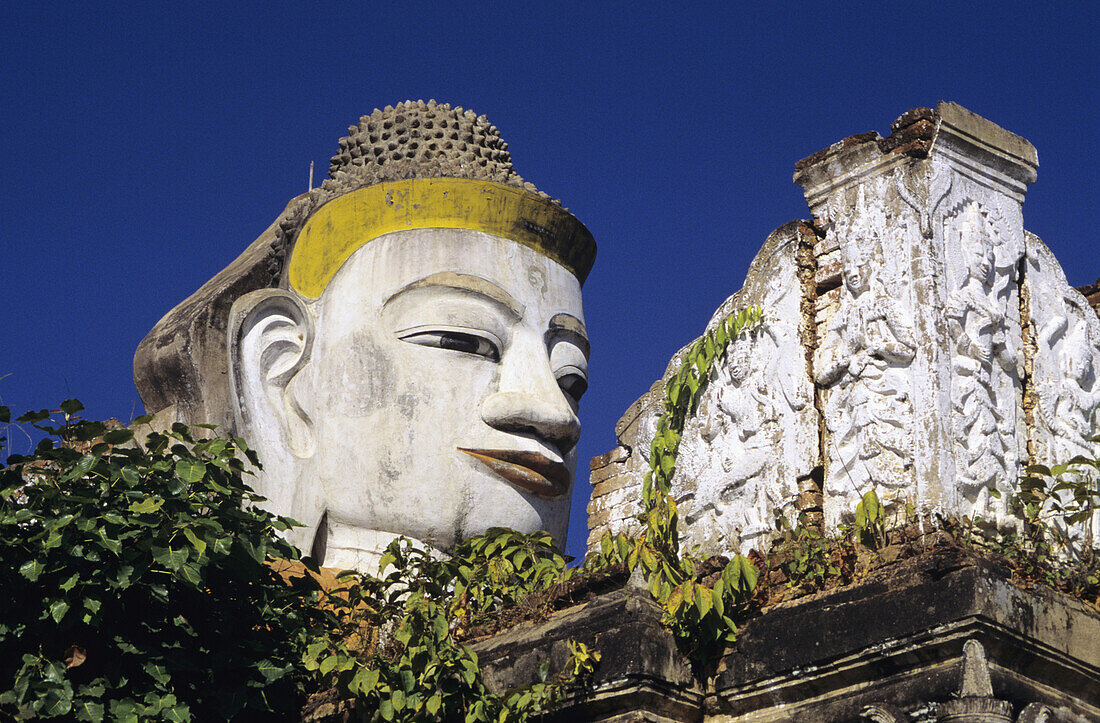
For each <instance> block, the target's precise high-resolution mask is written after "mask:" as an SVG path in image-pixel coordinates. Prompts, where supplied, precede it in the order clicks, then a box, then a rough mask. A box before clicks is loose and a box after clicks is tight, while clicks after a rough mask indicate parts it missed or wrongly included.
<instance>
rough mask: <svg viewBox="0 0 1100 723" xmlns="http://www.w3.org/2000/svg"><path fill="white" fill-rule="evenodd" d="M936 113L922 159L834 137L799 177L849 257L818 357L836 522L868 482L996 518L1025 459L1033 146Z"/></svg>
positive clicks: (821, 319)
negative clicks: (1022, 287)
mask: <svg viewBox="0 0 1100 723" xmlns="http://www.w3.org/2000/svg"><path fill="white" fill-rule="evenodd" d="M915 116H917V117H920V118H928V117H929V116H928V114H927V113H925V112H924V111H920V112H918V113H915ZM931 117H934V118H935V119H936V121H937V123H936V126H935V129H934V130H935V133H934V134H933V135H932V136H930V138H932V139H933V140H934V148H932V147H931V146H930V148H932V150H931V151H930V152H929V153H927V154H924V157H919V158H913V157H912V154H909V155H906V154H900V155H899V154H897V153H893V152H890V153H882V152H881V148H879V147H876V148H875V149H871V148H869V147H868V146H867V145H860V146H858V147H849V148H843V147H841V148H836V147H834V148H832V149H830V152H829V153H827V154H825V156H823V157H822V158H821V159H819V160H818V161H817V162H816V163H813V164H809V165H807V166H805V167H804V168H803V169H802V170H800V171H799V172H798V173H796V181H797V182H798V183H799V184H801V185H802V186H803V188H804V189H805V191H806V198H807V201H808V202H809V204H810V208H811V211H812V212H813V214H814V216H815V218H816V219H818V224H819V225H820V226H822V227H824V228H825V229H826V239H828V238H829V236H833V237H835V239H836V244H837V245H839V247H840V251H841V257H842V259H843V262H842V267H843V275H844V282H845V283H844V285H843V286H842V287H841V288H840V293H841V297H840V299H839V303H838V305H837V306H836V308H835V310H834V309H831V308H824V309H820V310H819V315H818V319H817V322H818V325H819V328H821V329H822V335H821V342H820V345H819V346H818V348H817V350H816V352H815V354H816V355H815V360H814V375H815V381H816V382H817V384H818V386H819V388H820V389H821V397H822V399H823V405H822V411H823V415H824V421H825V426H826V429H827V434H828V441H827V444H826V454H827V463H826V477H825V517H826V522H827V523H828V524H830V525H835V524H837V523H839V522H840V520H841V519H843V518H844V517H845V516H846V515H848V514H850V512H851V510H852V509H854V507H855V505H856V502H858V499H859V497H860V495H862V494H863V493H864V492H866V491H867V490H868V489H875V490H876V491H877V492H878V494H879V497H880V498H881V499H883V500H884V501H886V502H887V503H888V504H889V503H891V502H898V503H900V502H902V501H908V502H913V503H916V504H917V505H918V506H923V507H930V508H938V509H946V510H948V511H950V512H952V513H954V514H961V515H981V516H983V517H986V518H990V519H994V520H996V521H998V522H1000V521H1002V520H1003V519H1004V517H1005V510H1004V507H1003V505H1004V499H1006V498H1007V494H1006V493H1007V489H1003V488H1005V487H1006V485H1007V484H1010V483H1011V481H1012V480H1013V479H1014V478H1015V475H1016V472H1017V470H1019V469H1020V466H1021V463H1022V462H1023V461H1025V455H1024V451H1025V450H1024V446H1023V444H1022V442H1023V439H1024V435H1023V428H1024V426H1023V414H1022V382H1021V375H1022V364H1023V358H1022V353H1021V350H1022V338H1023V335H1022V331H1021V328H1020V318H1019V296H1018V283H1019V280H1018V279H1017V269H1018V264H1019V261H1020V259H1021V258H1022V257H1023V253H1024V247H1023V222H1022V216H1021V213H1020V205H1021V203H1022V201H1023V194H1024V191H1025V189H1026V184H1027V183H1030V182H1031V181H1032V180H1034V177H1035V167H1036V166H1037V161H1036V160H1035V151H1034V149H1033V148H1032V147H1031V146H1030V144H1028V143H1027V142H1026V141H1024V140H1023V139H1021V138H1018V137H1017V136H1014V135H1012V134H1011V133H1008V132H1007V131H1005V130H1003V129H1001V128H999V127H997V126H995V125H994V124H992V123H989V122H988V121H985V120H984V119H981V118H979V117H978V116H975V115H974V114H972V113H970V112H969V111H966V110H965V109H963V108H960V107H959V106H957V105H955V104H953V103H941V104H939V106H937V108H936V111H935V113H934V114H933V116H931ZM907 122H908V121H907V119H906V117H904V116H903V118H902V119H899V124H900V126H906V123H907ZM900 126H899V127H900ZM906 127H907V126H906ZM922 132H923V131H922ZM885 145H886V146H890V145H891V144H885ZM902 145H905V142H902V143H901V144H900V145H895V146H893V148H892V149H891V150H896V149H897V148H901V147H902ZM998 486H1000V487H1002V489H998ZM993 492H1000V493H1002V498H1001V500H997V498H996V497H995V496H994V495H992V494H991V493H993Z"/></svg>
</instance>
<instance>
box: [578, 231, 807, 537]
mask: <svg viewBox="0 0 1100 723" xmlns="http://www.w3.org/2000/svg"><path fill="white" fill-rule="evenodd" d="M812 236H813V232H812V231H811V230H810V229H809V228H808V227H806V226H805V225H804V224H801V223H798V222H792V223H789V224H787V225H786V226H783V227H782V228H780V229H777V230H776V231H774V232H773V233H772V234H771V235H770V236H769V237H768V240H767V242H765V244H764V247H763V248H762V249H761V250H760V252H759V253H758V254H757V255H756V258H755V259H754V260H753V262H752V264H751V265H750V267H749V272H748V274H747V276H746V279H745V284H744V286H743V287H742V289H741V290H740V291H739V292H737V293H736V294H734V295H733V296H731V297H730V298H728V299H727V300H726V301H725V302H724V303H723V304H722V305H721V306H720V307H719V308H718V310H717V311H716V312H715V313H714V316H713V317H712V318H711V320H710V322H709V323H708V325H707V328H708V329H709V328H711V327H713V326H715V325H717V324H719V323H720V322H721V321H722V320H724V319H725V318H726V316H728V315H729V314H730V313H731V312H734V311H737V310H739V309H743V308H746V307H748V306H752V305H754V304H758V305H760V306H761V307H763V308H764V309H766V310H767V312H766V313H767V318H766V322H765V324H764V326H763V328H762V329H761V330H760V331H759V332H758V333H756V334H753V335H751V336H746V337H745V339H744V341H743V342H742V343H740V344H738V345H736V346H734V347H733V349H732V353H731V354H730V355H728V356H727V357H726V358H725V359H724V360H723V361H722V362H721V363H720V364H719V365H718V366H717V367H716V370H715V372H714V374H715V382H713V383H712V384H711V385H710V387H708V388H707V389H706V390H705V391H704V392H703V395H702V397H701V398H700V401H699V405H698V409H697V414H696V415H695V416H694V417H693V418H692V419H691V420H690V421H689V422H688V424H687V425H686V427H685V429H684V434H683V439H682V442H681V447H680V454H679V457H678V464H677V469H678V472H677V474H676V477H675V482H674V490H673V494H674V496H675V497H676V498H677V500H678V503H679V505H680V509H681V514H682V529H683V530H684V531H685V543H686V544H688V545H698V546H700V549H701V550H702V551H704V552H705V553H707V554H720V553H726V552H730V551H741V550H744V551H748V549H750V548H751V547H753V546H760V545H762V544H763V543H764V542H766V538H767V537H768V536H769V535H770V534H771V531H772V530H774V524H773V523H774V516H775V513H776V512H780V513H789V512H790V511H791V510H793V509H794V503H795V495H796V494H797V493H798V488H797V484H796V480H797V479H798V478H799V477H802V476H805V475H808V474H809V473H810V472H811V470H812V469H813V468H814V466H815V465H817V464H818V463H819V449H818V423H817V419H816V413H815V411H814V409H813V390H812V386H811V384H810V381H809V380H810V377H809V357H808V355H807V353H806V348H807V341H806V338H807V336H808V335H809V334H811V333H812V330H811V329H809V328H808V320H807V319H806V317H805V314H804V309H803V297H804V290H803V286H804V285H805V284H809V283H812V281H811V279H810V278H809V277H808V276H806V274H804V273H802V269H801V267H800V251H801V250H802V249H803V248H805V249H806V250H808V249H809V247H810V242H809V239H810V237H812ZM810 273H812V271H810ZM803 277H806V278H803ZM804 282H805V283H804ZM693 343H694V342H693ZM690 346H691V344H688V345H687V346H685V347H684V348H682V349H681V350H680V351H679V352H677V354H676V355H675V356H674V357H673V359H672V361H671V362H670V363H669V365H668V368H667V369H666V371H665V373H664V375H663V376H662V378H661V379H660V380H659V381H658V382H656V383H655V384H654V385H653V387H652V388H651V389H650V391H649V392H648V393H647V394H645V395H644V396H643V397H641V398H640V399H639V400H638V401H636V402H635V403H634V404H633V405H632V406H631V408H630V410H629V411H628V412H627V413H626V414H625V415H624V416H623V418H622V419H621V420H620V422H619V424H618V425H617V427H616V433H617V434H618V437H619V444H620V449H623V450H626V451H627V456H626V458H625V459H623V460H622V461H618V462H615V463H614V465H615V471H614V473H613V474H611V473H608V472H605V471H604V470H605V467H606V466H608V465H599V466H598V471H595V470H596V467H594V471H593V477H592V483H593V490H594V491H593V496H594V497H599V498H601V499H603V498H604V497H607V498H608V499H607V501H606V502H603V503H602V504H601V507H600V508H599V509H600V512H598V513H596V516H593V518H592V519H590V521H589V530H590V534H589V546H590V548H592V549H595V546H596V545H597V544H598V542H599V539H600V537H601V536H602V534H603V533H604V532H619V531H627V530H630V529H632V528H633V522H634V521H633V520H632V519H629V518H632V516H633V515H634V514H635V513H636V512H637V509H638V505H639V504H640V500H641V485H642V479H643V478H644V476H645V473H646V471H648V469H649V467H648V465H649V454H650V449H649V447H650V443H651V441H652V439H653V436H654V434H655V432H656V424H657V420H658V419H659V418H660V416H661V413H662V411H663V409H664V406H663V405H664V393H665V392H664V390H665V383H666V381H667V380H668V379H670V378H671V377H672V376H673V375H674V374H675V373H676V372H677V371H678V370H679V368H680V364H681V363H682V359H683V357H684V355H685V354H686V352H687V350H688V349H689V348H690ZM598 459H601V458H598ZM611 489H614V492H611V491H610V490H611ZM612 495H614V497H612ZM608 505H622V506H623V507H624V509H626V510H627V512H626V514H624V515H622V516H621V517H619V518H618V521H617V522H616V521H615V517H614V513H611V514H606V510H607V507H608Z"/></svg>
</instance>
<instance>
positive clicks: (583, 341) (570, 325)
mask: <svg viewBox="0 0 1100 723" xmlns="http://www.w3.org/2000/svg"><path fill="white" fill-rule="evenodd" d="M550 330H551V331H559V330H563V331H568V332H572V333H573V335H574V336H576V337H577V342H578V344H579V345H580V347H581V351H582V352H584V358H585V359H587V358H588V357H589V355H590V354H591V352H592V347H591V346H590V345H589V343H588V332H587V331H586V330H585V328H584V322H583V321H581V320H580V319H578V318H577V317H575V316H573V315H572V314H554V316H552V317H551V318H550Z"/></svg>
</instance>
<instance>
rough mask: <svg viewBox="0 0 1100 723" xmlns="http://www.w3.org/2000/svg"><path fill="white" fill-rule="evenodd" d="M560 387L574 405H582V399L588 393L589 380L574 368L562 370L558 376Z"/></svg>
mask: <svg viewBox="0 0 1100 723" xmlns="http://www.w3.org/2000/svg"><path fill="white" fill-rule="evenodd" d="M557 378H558V386H559V387H561V390H562V391H563V392H565V393H566V394H567V395H568V396H569V398H570V399H572V400H573V402H574V403H576V404H580V401H581V397H583V396H584V393H585V392H586V391H588V379H587V378H586V377H585V376H584V375H583V374H581V373H580V372H579V371H578V370H577V369H576V368H574V367H567V368H565V369H562V370H561V371H559V372H558V374H557Z"/></svg>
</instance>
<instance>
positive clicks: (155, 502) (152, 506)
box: [129, 496, 164, 515]
mask: <svg viewBox="0 0 1100 723" xmlns="http://www.w3.org/2000/svg"><path fill="white" fill-rule="evenodd" d="M162 505H164V499H163V498H161V497H156V496H153V497H146V498H145V499H143V500H142V501H141V502H133V503H131V504H130V507H129V510H130V512H133V513H134V514H138V515H147V514H150V513H153V512H156V511H157V510H159V509H160V508H161V506H162Z"/></svg>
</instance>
